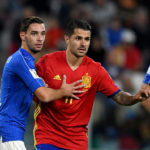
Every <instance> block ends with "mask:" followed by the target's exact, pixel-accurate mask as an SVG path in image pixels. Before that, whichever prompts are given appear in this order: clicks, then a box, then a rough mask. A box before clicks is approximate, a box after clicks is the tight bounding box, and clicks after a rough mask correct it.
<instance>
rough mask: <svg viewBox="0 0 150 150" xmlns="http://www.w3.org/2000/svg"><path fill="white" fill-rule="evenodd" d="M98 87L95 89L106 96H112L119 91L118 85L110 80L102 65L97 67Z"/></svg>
mask: <svg viewBox="0 0 150 150" xmlns="http://www.w3.org/2000/svg"><path fill="white" fill-rule="evenodd" d="M97 74H98V89H97V91H99V92H101V93H103V94H104V95H106V96H109V97H111V96H113V95H114V94H116V93H117V92H119V91H120V89H119V87H118V86H117V85H116V84H115V82H114V81H113V80H112V78H111V77H110V75H109V74H108V72H107V71H106V70H105V69H104V67H102V66H99V67H98V73H97Z"/></svg>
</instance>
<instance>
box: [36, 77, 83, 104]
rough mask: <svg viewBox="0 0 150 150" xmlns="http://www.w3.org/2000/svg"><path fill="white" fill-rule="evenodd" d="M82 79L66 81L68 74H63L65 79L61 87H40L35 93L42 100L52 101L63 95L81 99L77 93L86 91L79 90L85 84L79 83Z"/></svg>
mask: <svg viewBox="0 0 150 150" xmlns="http://www.w3.org/2000/svg"><path fill="white" fill-rule="evenodd" d="M81 82H82V80H78V81H76V82H74V83H72V84H67V83H66V76H63V81H62V85H61V87H60V89H52V88H46V87H39V88H37V89H36V90H35V92H34V94H35V95H36V96H37V98H38V99H39V100H40V101H42V102H50V101H53V100H57V99H60V98H62V97H72V98H74V99H79V98H78V97H77V96H76V95H74V94H78V93H83V92H84V91H81V90H78V89H80V88H83V87H84V85H78V84H79V83H81Z"/></svg>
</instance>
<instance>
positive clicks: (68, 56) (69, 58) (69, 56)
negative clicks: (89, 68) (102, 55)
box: [66, 50, 83, 70]
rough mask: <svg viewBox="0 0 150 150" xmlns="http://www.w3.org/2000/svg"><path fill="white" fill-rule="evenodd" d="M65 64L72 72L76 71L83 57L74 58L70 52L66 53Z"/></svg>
mask: <svg viewBox="0 0 150 150" xmlns="http://www.w3.org/2000/svg"><path fill="white" fill-rule="evenodd" d="M66 59H67V63H68V65H69V66H70V68H71V69H72V70H76V69H77V68H78V67H79V66H80V64H81V63H82V60H83V57H76V56H74V55H73V54H71V52H70V51H68V50H67V51H66Z"/></svg>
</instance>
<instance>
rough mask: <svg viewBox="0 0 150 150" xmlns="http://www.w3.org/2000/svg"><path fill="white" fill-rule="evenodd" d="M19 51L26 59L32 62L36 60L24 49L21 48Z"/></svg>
mask: <svg viewBox="0 0 150 150" xmlns="http://www.w3.org/2000/svg"><path fill="white" fill-rule="evenodd" d="M19 51H20V52H21V53H22V55H23V56H24V57H25V58H26V59H31V60H33V61H34V60H35V58H34V57H33V56H32V55H31V54H30V53H29V52H28V51H26V50H25V49H23V48H19Z"/></svg>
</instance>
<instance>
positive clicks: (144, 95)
mask: <svg viewBox="0 0 150 150" xmlns="http://www.w3.org/2000/svg"><path fill="white" fill-rule="evenodd" d="M149 97H150V86H149V85H148V84H145V83H143V84H142V86H141V89H140V91H139V92H138V93H137V94H136V95H135V98H137V99H139V100H141V101H144V100H147V99H148V98H149Z"/></svg>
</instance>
